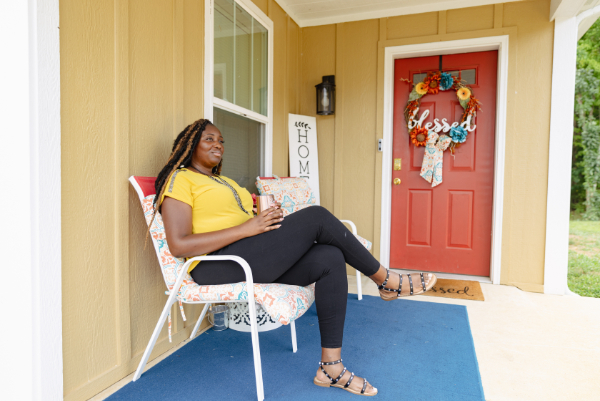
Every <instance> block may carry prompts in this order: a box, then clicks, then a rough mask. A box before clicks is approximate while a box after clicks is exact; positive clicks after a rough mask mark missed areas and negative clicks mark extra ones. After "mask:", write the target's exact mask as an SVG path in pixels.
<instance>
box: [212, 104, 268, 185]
mask: <svg viewBox="0 0 600 401" xmlns="http://www.w3.org/2000/svg"><path fill="white" fill-rule="evenodd" d="M213 122H214V124H215V126H217V128H219V130H220V131H221V134H222V135H223V138H224V140H225V152H224V153H223V169H222V171H221V173H222V174H223V175H224V176H226V177H229V178H231V179H233V180H235V182H237V183H238V184H239V185H240V186H241V187H244V188H246V189H247V190H248V191H250V193H255V194H258V191H257V190H256V185H255V182H256V177H257V176H262V175H263V174H264V141H265V125H264V124H262V123H259V122H257V121H254V120H250V119H248V118H246V117H242V116H239V115H237V114H233V113H230V112H228V111H225V110H221V109H219V108H216V107H215V108H214V109H213Z"/></svg>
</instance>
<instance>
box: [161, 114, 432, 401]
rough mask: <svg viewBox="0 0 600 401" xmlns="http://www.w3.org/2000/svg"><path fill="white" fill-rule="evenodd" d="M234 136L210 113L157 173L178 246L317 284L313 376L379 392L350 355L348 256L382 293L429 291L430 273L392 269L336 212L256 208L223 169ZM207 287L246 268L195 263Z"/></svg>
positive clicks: (178, 250) (258, 278) (179, 250)
mask: <svg viewBox="0 0 600 401" xmlns="http://www.w3.org/2000/svg"><path fill="white" fill-rule="evenodd" d="M224 152H225V143H224V140H223V136H222V135H221V132H220V131H219V130H218V129H217V127H215V126H214V125H212V123H211V122H210V121H208V120H198V121H196V122H195V123H193V124H190V125H189V126H188V127H186V128H185V129H184V130H183V132H181V133H180V134H179V135H178V136H177V139H176V140H175V143H174V145H173V150H172V153H171V156H170V157H169V159H168V161H167V165H166V166H165V167H164V168H163V169H162V170H161V172H160V174H159V175H158V178H157V180H156V193H157V194H158V196H156V198H155V202H157V201H159V202H158V205H155V206H157V207H158V208H157V209H158V210H159V211H160V212H161V214H162V217H163V221H164V224H165V230H166V234H167V242H168V243H169V248H170V250H171V252H172V254H173V255H174V256H176V257H180V258H190V257H193V256H199V255H207V254H208V255H237V256H239V257H242V258H244V259H245V260H246V261H247V262H248V264H249V265H250V267H251V269H252V275H253V277H254V282H256V283H283V284H291V285H299V286H307V285H310V284H312V283H316V287H315V302H316V304H317V315H318V318H319V330H320V333H321V347H322V352H321V362H320V363H319V365H320V367H319V368H318V369H317V374H316V377H315V378H314V380H313V381H314V383H315V384H316V385H318V386H322V387H330V386H333V387H339V388H343V389H345V390H347V391H350V392H352V393H354V394H362V395H367V396H372V395H375V394H377V389H376V388H374V387H373V386H371V385H370V384H369V383H368V382H367V381H366V380H365V379H362V378H359V377H358V376H354V374H353V373H351V372H350V371H348V370H346V368H345V367H344V365H343V364H342V363H341V353H342V337H343V334H344V320H345V317H346V301H347V296H348V280H347V276H346V263H348V264H350V265H351V266H353V267H354V268H355V269H357V270H359V271H360V272H361V273H363V274H364V275H366V276H368V277H369V278H371V280H373V281H374V282H375V283H376V284H377V285H378V288H379V293H380V296H381V298H382V299H383V300H385V301H391V300H394V299H398V298H399V297H404V296H408V295H418V294H422V293H423V292H425V291H427V290H429V289H430V288H431V287H432V286H433V285H434V284H435V281H436V277H435V276H434V275H433V274H431V273H420V274H415V275H413V276H411V275H399V274H397V273H394V272H390V271H389V270H388V269H386V268H385V267H383V266H381V265H380V264H379V262H378V261H377V260H376V259H375V258H374V257H373V256H372V255H371V254H370V253H369V251H367V250H366V249H365V247H364V246H363V245H362V244H361V243H360V242H359V241H358V240H357V239H356V238H355V237H354V235H352V234H351V233H350V231H348V229H347V228H346V227H345V226H344V224H342V223H341V222H340V221H339V220H338V219H337V218H336V217H334V216H333V215H332V214H331V213H329V212H328V211H327V209H325V208H323V207H320V206H313V207H309V208H306V209H303V210H300V211H298V212H296V213H293V214H291V215H289V216H288V217H286V218H285V220H284V219H283V212H282V211H281V209H280V207H279V206H280V205H275V206H274V207H271V208H270V209H267V210H265V211H264V212H262V213H260V214H259V215H257V216H256V217H254V216H253V210H252V197H251V195H250V193H249V192H248V191H247V190H246V189H244V188H241V187H240V186H238V185H237V184H236V183H235V182H234V181H233V180H231V179H229V178H226V177H223V176H221V175H220V173H221V167H222V165H223V154H224ZM190 269H191V273H190V274H191V276H192V278H193V279H194V281H196V282H197V283H198V284H200V285H214V284H225V283H236V282H240V281H244V280H245V276H244V272H243V270H242V269H241V268H240V266H239V265H238V264H237V263H236V262H233V261H202V262H196V263H195V264H192V265H191V266H190Z"/></svg>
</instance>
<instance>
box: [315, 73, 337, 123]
mask: <svg viewBox="0 0 600 401" xmlns="http://www.w3.org/2000/svg"><path fill="white" fill-rule="evenodd" d="M315 87H316V88H317V114H318V115H320V116H328V115H331V114H334V113H335V75H327V76H324V77H323V82H321V83H320V84H318V85H315Z"/></svg>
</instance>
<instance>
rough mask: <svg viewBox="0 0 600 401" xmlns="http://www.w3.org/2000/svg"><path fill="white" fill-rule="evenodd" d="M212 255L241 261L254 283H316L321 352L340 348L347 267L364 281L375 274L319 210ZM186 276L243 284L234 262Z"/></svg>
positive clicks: (359, 249) (369, 260) (204, 266)
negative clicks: (358, 274)
mask: <svg viewBox="0 0 600 401" xmlns="http://www.w3.org/2000/svg"><path fill="white" fill-rule="evenodd" d="M315 242H316V243H315ZM211 255H236V256H240V257H242V258H244V259H245V260H246V262H248V264H249V265H250V268H251V269H252V276H253V278H254V282H255V283H282V284H291V285H300V286H307V285H309V284H312V283H315V282H316V287H315V302H316V304H317V315H318V317H319V330H320V332H321V347H323V348H340V347H341V346H342V338H343V335H344V320H345V318H346V302H347V299H348V279H347V276H346V263H348V264H349V265H351V266H352V267H354V268H355V269H357V270H359V271H360V272H361V273H363V274H364V275H366V276H371V275H373V274H375V273H376V272H377V270H378V269H379V262H378V261H377V259H375V258H374V257H373V256H372V255H371V254H370V253H369V251H367V250H366V249H365V247H364V246H363V245H362V244H361V243H360V242H359V241H358V240H357V239H356V237H354V235H352V233H351V232H350V231H348V229H347V228H346V227H345V226H344V224H343V223H341V222H340V221H339V220H338V219H337V218H336V217H335V216H333V215H332V214H331V213H329V211H328V210H327V209H325V208H323V207H321V206H311V207H308V208H306V209H302V210H300V211H298V212H296V213H292V214H291V215H289V216H287V217H286V218H285V219H284V220H283V221H282V222H281V227H280V228H278V229H276V230H272V231H269V232H266V233H264V234H260V235H255V236H254V237H248V238H244V239H243V240H240V241H237V242H234V243H233V244H231V245H228V246H226V247H224V248H221V249H219V250H218V251H215V252H213V253H211ZM191 275H192V278H193V279H194V281H195V282H196V283H198V284H200V285H214V284H225V283H237V282H240V281H245V280H246V278H245V276H244V271H243V270H242V268H241V267H240V265H238V264H237V263H236V262H233V261H220V260H219V261H202V262H200V263H198V265H197V266H196V268H194V270H192V273H191Z"/></svg>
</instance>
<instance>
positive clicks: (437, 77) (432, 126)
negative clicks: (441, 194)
mask: <svg viewBox="0 0 600 401" xmlns="http://www.w3.org/2000/svg"><path fill="white" fill-rule="evenodd" d="M402 80H403V81H406V82H408V83H411V81H409V80H407V79H402ZM450 89H452V90H454V91H455V92H456V97H457V98H458V101H459V103H460V105H461V106H462V108H463V109H464V112H463V115H462V117H461V120H460V122H458V121H455V122H453V123H452V124H449V123H448V121H447V119H445V118H443V119H442V120H441V121H440V120H439V118H436V119H434V120H433V123H431V122H429V123H427V124H425V125H424V126H423V125H422V124H423V121H425V119H426V118H427V116H428V115H429V110H425V111H424V112H423V113H422V114H421V115H420V116H419V107H420V105H421V98H422V97H423V96H425V95H428V94H430V95H436V94H438V93H439V91H447V90H450ZM480 109H481V107H480V103H479V100H477V99H476V98H475V97H474V96H473V91H472V90H471V88H470V87H469V86H468V85H465V84H464V83H463V81H462V80H461V79H460V73H459V76H458V77H454V76H452V75H451V74H449V73H447V72H441V71H435V72H429V73H428V74H427V76H426V77H425V79H424V80H423V82H419V83H417V84H414V85H413V88H412V91H411V92H410V95H409V96H408V103H407V105H406V108H405V109H404V118H405V119H406V124H407V127H408V132H409V135H410V140H411V142H412V143H413V144H414V145H415V146H425V147H426V149H425V155H424V156H423V164H422V166H421V176H422V177H423V178H424V179H425V180H427V182H430V183H431V186H432V187H435V186H436V185H439V184H441V183H442V167H443V160H444V151H445V150H446V149H448V148H449V149H450V151H451V152H453V153H454V149H455V148H456V147H457V146H460V144H461V143H464V142H466V140H467V136H468V135H469V132H473V131H474V130H475V128H476V126H475V124H473V122H474V121H475V116H476V115H477V111H478V110H480ZM439 133H442V134H441V135H438V134H439ZM446 134H447V135H446Z"/></svg>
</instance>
